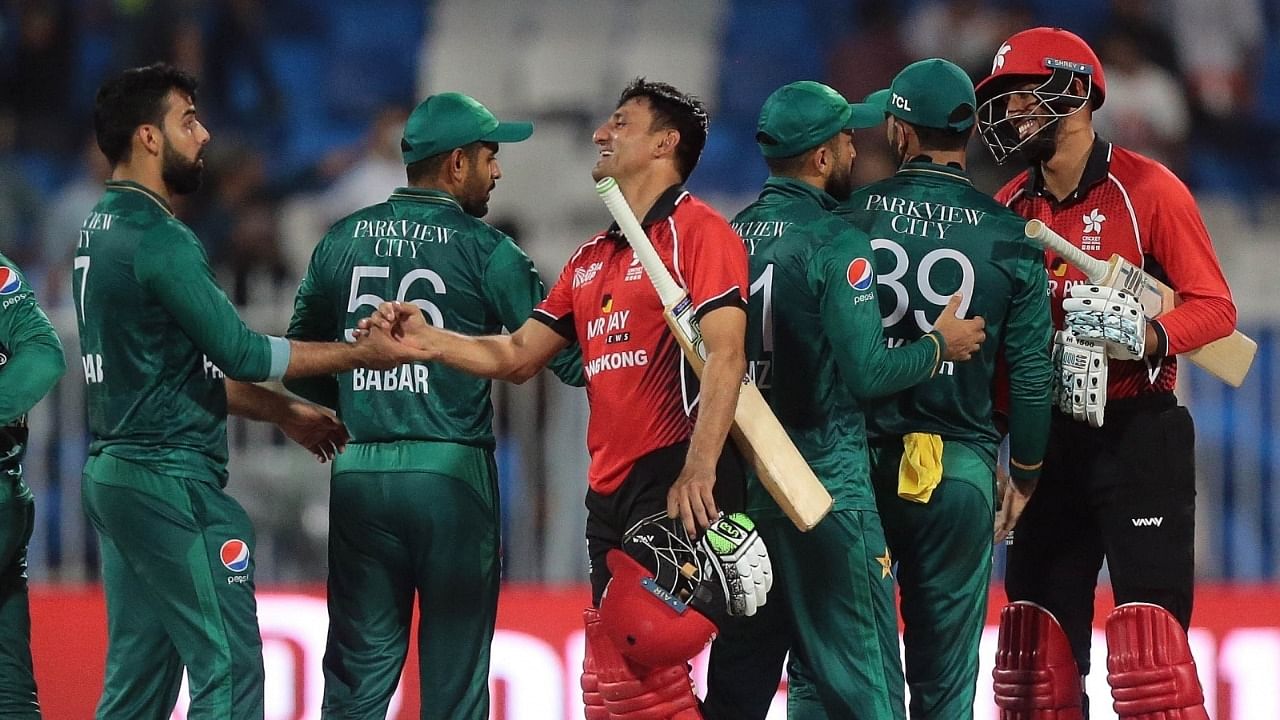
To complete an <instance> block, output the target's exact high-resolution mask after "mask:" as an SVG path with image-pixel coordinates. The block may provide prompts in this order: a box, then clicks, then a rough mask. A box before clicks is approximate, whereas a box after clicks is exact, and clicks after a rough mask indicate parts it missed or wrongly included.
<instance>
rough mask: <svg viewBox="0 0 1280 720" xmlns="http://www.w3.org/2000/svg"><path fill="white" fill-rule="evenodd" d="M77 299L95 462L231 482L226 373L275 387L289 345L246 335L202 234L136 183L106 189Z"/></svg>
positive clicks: (81, 262)
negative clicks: (104, 459) (102, 458)
mask: <svg viewBox="0 0 1280 720" xmlns="http://www.w3.org/2000/svg"><path fill="white" fill-rule="evenodd" d="M72 292H73V294H74V300H75V305H76V319H77V322H78V324H79V327H80V352H81V357H80V362H81V365H82V366H83V370H84V380H85V383H86V386H87V389H86V395H87V403H88V411H89V430H90V432H91V433H92V436H93V439H92V442H91V443H90V445H89V455H90V457H93V456H96V455H98V454H103V453H105V454H109V455H112V456H115V457H118V458H121V459H124V460H129V461H133V462H137V463H142V464H145V465H147V466H148V467H149V468H150V469H151V470H153V471H155V472H159V473H163V474H168V475H178V476H181V477H187V478H197V479H203V478H212V479H214V480H216V481H217V482H219V483H220V484H225V482H226V463H227V427H226V419H227V394H226V387H225V383H224V373H225V374H226V375H225V376H226V377H231V378H234V379H236V380H246V381H258V380H265V379H268V378H278V377H280V376H281V375H283V374H284V370H285V368H286V367H288V364H289V344H288V342H287V341H285V340H284V339H282V338H271V337H268V336H266V335H261V334H259V333H255V332H253V331H251V330H249V328H248V327H246V326H245V324H244V322H243V321H241V320H240V317H239V315H237V314H236V310H235V307H233V306H232V304H231V302H230V301H229V300H228V299H227V296H226V294H225V293H223V292H222V289H221V288H220V287H218V283H217V281H216V280H215V279H214V277H213V270H212V269H211V268H210V267H209V259H208V257H207V256H206V255H205V251H204V248H203V247H202V246H201V245H200V241H199V240H198V239H197V238H196V236H195V233H193V232H191V229H190V228H188V227H187V226H186V225H184V224H183V223H182V222H181V221H180V220H178V219H177V218H175V217H174V215H173V211H172V210H171V209H170V208H169V205H168V203H166V202H165V201H164V199H162V198H161V197H160V196H158V195H156V194H155V193H153V192H151V191H149V190H147V189H146V188H144V187H143V186H141V185H138V184H136V183H132V182H108V183H107V184H106V191H105V192H104V193H103V196H102V199H101V200H99V201H98V204H97V205H96V206H95V207H94V208H93V211H92V212H90V213H89V216H88V217H87V218H85V221H84V223H83V224H82V225H81V228H80V240H79V244H78V248H77V250H76V257H75V262H74V265H73V268H72ZM193 473H194V474H193Z"/></svg>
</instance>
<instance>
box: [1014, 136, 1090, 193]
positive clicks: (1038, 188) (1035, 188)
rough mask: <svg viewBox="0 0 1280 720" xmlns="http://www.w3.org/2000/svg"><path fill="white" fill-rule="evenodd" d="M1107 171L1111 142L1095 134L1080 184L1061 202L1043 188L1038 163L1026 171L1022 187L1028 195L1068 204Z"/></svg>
mask: <svg viewBox="0 0 1280 720" xmlns="http://www.w3.org/2000/svg"><path fill="white" fill-rule="evenodd" d="M1109 172H1111V143H1109V142H1107V141H1106V140H1103V139H1102V138H1101V137H1100V136H1098V135H1096V134H1095V135H1094V136H1093V147H1091V148H1090V149H1089V159H1088V160H1086V161H1085V163H1084V172H1083V173H1082V174H1081V175H1080V184H1079V185H1077V186H1076V189H1075V190H1072V191H1071V194H1070V195H1068V196H1067V197H1066V198H1064V199H1063V200H1062V202H1061V203H1059V202H1058V199H1057V198H1055V197H1054V196H1053V194H1052V193H1050V192H1049V191H1048V190H1046V189H1045V187H1044V175H1042V174H1041V172H1040V166H1039V165H1032V166H1031V169H1030V170H1028V171H1027V182H1026V184H1024V185H1023V186H1022V189H1023V190H1024V191H1025V192H1026V193H1027V194H1028V195H1034V196H1037V197H1043V198H1046V199H1048V200H1049V202H1052V203H1055V204H1059V205H1068V204H1070V203H1073V202H1075V201H1077V200H1079V199H1080V198H1082V197H1084V196H1085V195H1086V194H1087V193H1088V192H1089V190H1090V189H1091V188H1092V187H1093V186H1094V185H1097V184H1098V183H1100V182H1102V181H1103V180H1106V179H1107V173H1109Z"/></svg>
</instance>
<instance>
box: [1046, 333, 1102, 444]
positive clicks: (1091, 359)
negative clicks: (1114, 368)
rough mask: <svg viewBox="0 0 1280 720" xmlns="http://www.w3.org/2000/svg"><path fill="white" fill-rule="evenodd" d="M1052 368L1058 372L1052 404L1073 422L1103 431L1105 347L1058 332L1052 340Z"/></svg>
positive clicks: (1070, 334)
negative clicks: (1073, 420)
mask: <svg viewBox="0 0 1280 720" xmlns="http://www.w3.org/2000/svg"><path fill="white" fill-rule="evenodd" d="M1053 364H1054V368H1055V369H1056V370H1057V374H1056V376H1055V377H1056V383H1055V388H1054V403H1055V404H1056V405H1057V406H1058V407H1059V408H1061V410H1062V412H1064V413H1066V414H1068V415H1070V416H1071V417H1072V418H1074V419H1076V420H1079V421H1080V422H1087V423H1089V425H1090V426H1092V427H1102V419H1103V410H1104V409H1105V408H1106V405H1107V351H1106V347H1105V346H1104V345H1103V344H1102V343H1099V342H1094V341H1092V340H1082V339H1080V338H1078V337H1076V336H1075V335H1073V334H1072V333H1071V331H1069V330H1059V331H1058V332H1057V333H1056V334H1054V336H1053Z"/></svg>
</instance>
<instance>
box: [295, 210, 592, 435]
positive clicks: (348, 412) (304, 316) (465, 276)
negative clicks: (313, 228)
mask: <svg viewBox="0 0 1280 720" xmlns="http://www.w3.org/2000/svg"><path fill="white" fill-rule="evenodd" d="M545 294H546V291H545V289H544V287H543V284H542V279H541V278H540V277H539V276H538V272H537V270H536V269H535V268H534V266H533V262H532V261H531V260H530V259H529V257H528V256H527V255H525V254H524V252H523V251H522V250H520V248H518V247H517V246H516V244H515V243H514V242H512V240H511V238H509V237H507V236H506V235H504V234H503V233H501V232H499V231H498V230H495V229H494V228H492V227H490V226H489V225H487V224H485V223H484V222H482V221H481V220H479V219H477V218H474V217H472V216H470V215H468V214H467V213H466V212H465V211H463V209H462V207H461V206H460V205H459V204H458V202H457V200H455V199H454V198H453V197H452V196H450V195H449V194H447V193H444V192H440V191H436V190H425V189H418V188H399V189H397V190H396V191H395V192H394V193H392V194H391V197H390V198H389V199H388V200H387V201H386V202H383V203H380V204H378V205H373V206H371V207H367V208H365V209H363V210H360V211H358V212H356V213H354V214H352V215H350V216H348V217H346V218H345V219H343V220H340V221H339V222H338V223H337V224H336V225H334V226H333V227H332V228H331V229H330V230H329V232H328V234H327V235H325V237H324V239H323V240H321V241H320V244H319V245H317V246H316V249H315V252H314V253H313V254H312V256H311V264H310V266H309V267H308V268H307V274H306V276H305V277H304V278H303V279H302V285H301V287H299V289H298V296H297V300H296V301H295V303H294V313H293V321H292V322H291V323H290V325H289V333H288V335H289V337H292V338H298V339H304V340H334V339H337V338H341V337H344V336H346V337H349V336H350V333H351V332H352V331H353V330H354V329H355V327H356V323H357V322H358V321H359V320H360V319H362V318H364V317H367V316H368V315H369V313H371V312H372V311H373V308H375V307H377V306H378V305H379V304H381V303H382V302H383V301H384V300H399V301H401V302H408V303H413V304H414V305H417V306H418V307H420V308H421V309H422V311H423V314H424V315H425V316H426V317H427V320H428V321H429V322H430V323H431V324H433V325H435V326H436V327H443V328H445V329H448V330H452V331H454V332H459V333H462V334H465V335H492V334H495V333H498V332H501V331H502V328H504V327H505V328H508V329H513V330H514V329H517V328H519V327H520V326H521V325H522V324H524V322H525V321H526V320H528V319H529V315H530V313H531V312H532V311H533V308H534V306H535V305H537V304H538V303H539V302H541V300H542V298H543V297H544V296H545ZM551 367H552V369H553V370H555V371H556V372H557V374H559V375H560V376H561V378H562V379H564V380H565V382H568V383H570V384H574V385H582V382H583V380H582V360H581V356H580V355H579V354H578V353H577V352H575V351H569V352H564V353H561V354H560V355H558V356H557V357H556V358H555V359H553V361H552V363H551ZM289 386H290V388H291V389H293V390H294V391H295V392H298V393H299V394H302V395H304V396H306V397H309V398H311V399H313V400H316V401H317V402H322V403H324V404H326V405H329V406H330V407H333V408H335V409H337V410H338V411H339V414H340V415H341V417H342V421H343V422H344V423H346V425H347V429H348V431H349V432H350V434H351V440H352V441H353V442H358V443H373V442H394V441H397V440H431V441H441V442H453V443H462V444H466V445H474V446H480V447H485V448H492V447H493V446H494V438H493V407H492V405H491V403H490V399H489V393H490V387H491V382H490V381H489V380H485V379H481V378H477V377H475V376H472V375H468V374H467V373H465V372H462V371H461V370H456V369H454V368H451V367H449V366H447V365H445V364H443V363H409V364H406V365H402V366H400V367H398V368H395V369H394V370H386V371H378V370H364V369H356V370H353V371H350V372H345V373H342V374H340V375H338V376H337V380H336V383H335V381H334V379H333V378H322V379H315V380H312V381H308V382H301V383H300V382H294V383H290V385H289Z"/></svg>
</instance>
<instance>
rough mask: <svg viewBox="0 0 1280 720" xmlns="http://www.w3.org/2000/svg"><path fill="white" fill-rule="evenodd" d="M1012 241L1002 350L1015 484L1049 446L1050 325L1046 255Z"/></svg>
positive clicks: (1034, 471)
mask: <svg viewBox="0 0 1280 720" xmlns="http://www.w3.org/2000/svg"><path fill="white" fill-rule="evenodd" d="M1015 242H1017V243H1018V245H1019V247H1020V248H1021V249H1020V252H1019V254H1018V261H1017V266H1016V270H1015V275H1014V278H1015V286H1014V295H1013V297H1012V298H1010V307H1009V312H1008V315H1007V320H1006V322H1005V332H1004V344H1003V346H1002V348H1001V356H1002V358H1003V365H1004V368H1005V381H1006V382H1007V388H1008V401H1007V402H1008V418H1009V451H1010V452H1009V474H1010V475H1011V476H1012V477H1013V478H1014V479H1015V480H1034V479H1035V478H1036V477H1038V476H1039V475H1040V465H1041V463H1042V462H1043V460H1044V452H1045V447H1046V446H1047V444H1048V441H1049V420H1050V412H1051V410H1052V408H1051V405H1050V399H1049V393H1050V384H1051V383H1052V381H1053V361H1052V360H1051V359H1050V354H1049V349H1050V343H1051V342H1052V338H1053V320H1052V318H1051V316H1050V314H1049V278H1048V275H1047V274H1046V272H1045V265H1044V251H1042V250H1040V249H1039V248H1036V247H1034V246H1032V245H1031V243H1030V242H1029V241H1027V240H1026V239H1025V238H1022V237H1021V236H1019V238H1018V239H1017V240H1016V241H1015Z"/></svg>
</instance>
